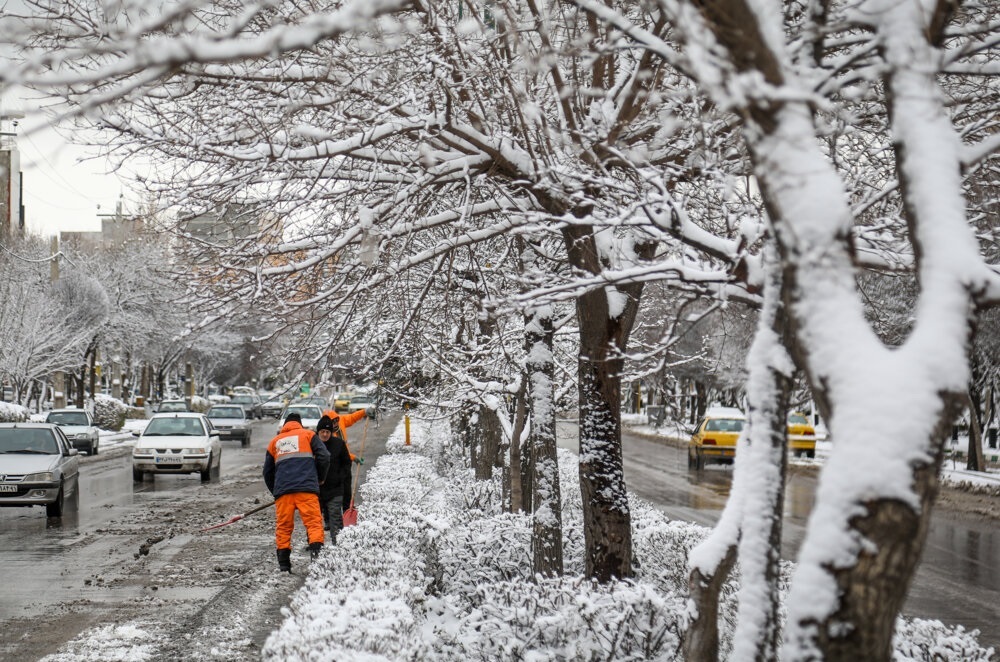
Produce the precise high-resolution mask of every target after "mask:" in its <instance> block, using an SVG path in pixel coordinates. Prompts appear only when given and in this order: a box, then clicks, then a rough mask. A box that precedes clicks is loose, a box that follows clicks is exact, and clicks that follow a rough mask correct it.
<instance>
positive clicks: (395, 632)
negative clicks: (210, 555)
mask: <svg viewBox="0 0 1000 662" xmlns="http://www.w3.org/2000/svg"><path fill="white" fill-rule="evenodd" d="M414 427H415V428H416V429H415V430H414V434H413V438H414V443H413V445H412V446H409V447H407V446H404V445H403V443H402V437H403V432H402V430H401V429H397V431H396V432H394V433H393V435H392V436H391V438H390V440H389V442H388V443H387V453H386V454H385V455H383V456H382V457H381V458H380V459H379V461H378V463H377V464H376V465H375V466H374V467H372V468H371V469H370V470H369V472H368V475H367V478H366V482H365V484H364V485H363V486H362V488H361V490H362V497H363V501H362V505H361V506H360V507H359V510H360V519H359V523H358V524H357V526H353V527H348V528H347V529H345V530H344V531H343V532H342V533H341V534H340V536H339V538H338V540H337V545H336V547H335V548H333V549H332V550H327V551H326V552H324V554H323V555H322V556H321V558H320V559H319V560H318V561H316V562H314V563H313V564H312V566H311V568H310V571H309V578H308V579H307V581H306V584H305V585H304V586H303V588H302V589H301V590H300V591H299V592H298V593H296V595H295V596H294V597H293V599H292V603H291V606H290V607H289V608H288V609H286V610H284V612H283V613H284V615H285V621H284V623H283V624H282V625H281V627H280V628H279V629H278V630H276V631H275V632H274V633H272V635H271V636H270V638H269V639H268V641H267V643H266V644H265V647H264V649H263V651H262V658H263V659H264V660H282V661H285V660H288V661H297V660H302V661H305V660H320V659H322V660H345V661H353V660H358V661H360V660H431V661H442V662H443V661H445V660H482V661H484V662H485V661H486V660H491V661H492V660H536V661H539V662H540V661H547V660H680V659H682V653H681V650H680V648H681V638H682V634H683V631H684V628H685V627H686V616H685V614H686V613H687V612H686V606H687V605H686V586H687V557H688V554H689V552H690V550H691V548H692V547H694V546H695V545H696V544H698V543H699V542H700V541H701V540H702V539H703V538H704V536H705V535H706V533H707V530H706V529H704V528H703V527H700V526H697V525H694V524H690V523H686V522H676V521H670V520H668V519H667V518H666V517H665V516H664V515H663V514H662V513H661V512H659V511H657V510H656V509H655V508H653V507H652V506H650V505H649V504H648V503H646V502H644V501H642V500H640V499H637V498H634V497H633V498H632V499H631V508H632V524H633V544H634V554H635V559H636V577H635V579H634V580H630V581H616V582H611V583H608V584H603V585H602V584H596V583H594V582H592V581H590V580H589V579H586V578H585V577H583V567H584V562H583V532H582V527H583V515H582V508H581V497H580V491H579V483H578V475H579V474H578V468H577V464H576V457H575V455H573V454H571V453H569V452H568V451H563V450H560V452H559V469H560V480H561V488H562V490H561V491H562V497H563V535H564V541H563V544H564V557H565V563H564V565H565V570H566V574H565V575H564V576H563V577H556V578H540V577H532V576H531V558H530V540H531V518H530V517H529V516H527V515H523V514H510V513H504V512H502V508H501V505H500V504H501V499H500V481H499V479H497V480H493V481H477V480H475V478H474V476H473V474H472V472H471V471H470V470H468V469H466V468H465V467H464V466H462V464H461V461H460V458H461V453H460V452H456V451H455V450H454V449H451V448H448V447H447V445H446V442H447V437H446V436H439V437H433V436H432V435H434V434H437V435H441V431H440V422H439V421H438V422H436V423H435V424H434V426H433V427H432V426H430V425H426V426H425V425H424V424H423V422H422V421H415V425H414ZM784 565H785V567H784V573H783V574H784V575H785V576H786V577H787V574H788V572H789V570H790V567H791V564H784ZM737 582H738V576H737V577H734V578H733V579H732V580H731V581H730V582H729V583H728V584H727V585H726V586H725V587H724V589H723V593H722V603H721V609H720V611H721V618H720V636H721V642H720V644H721V653H722V655H723V656H726V655H727V654H728V653H729V651H731V648H732V641H731V639H732V632H733V622H734V618H735V613H736V590H737ZM895 648H896V650H895V659H896V660H900V661H909V660H927V661H930V660H934V661H935V662H938V661H941V662H944V661H955V662H958V661H960V660H962V661H964V660H985V659H987V657H986V654H987V651H985V650H984V649H982V648H981V647H979V646H978V644H977V643H976V641H975V636H974V634H970V633H967V632H965V631H963V630H962V629H961V628H957V629H956V628H949V627H946V626H944V625H942V624H940V623H938V622H935V621H932V622H926V621H915V620H906V619H900V621H899V626H898V634H897V637H896V640H895Z"/></svg>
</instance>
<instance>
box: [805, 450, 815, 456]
mask: <svg viewBox="0 0 1000 662" xmlns="http://www.w3.org/2000/svg"><path fill="white" fill-rule="evenodd" d="M806 457H816V451H815V450H811V451H806Z"/></svg>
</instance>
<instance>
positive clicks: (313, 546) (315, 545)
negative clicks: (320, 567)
mask: <svg viewBox="0 0 1000 662" xmlns="http://www.w3.org/2000/svg"><path fill="white" fill-rule="evenodd" d="M321 549H323V543H321V542H311V543H309V556H310V557H312V558H313V559H314V560H315V559H318V558H319V552H320V550H321Z"/></svg>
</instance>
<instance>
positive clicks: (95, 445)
mask: <svg viewBox="0 0 1000 662" xmlns="http://www.w3.org/2000/svg"><path fill="white" fill-rule="evenodd" d="M99 446H100V444H98V442H96V441H95V442H93V443H92V444H90V454H91V455H97V451H98V447H99Z"/></svg>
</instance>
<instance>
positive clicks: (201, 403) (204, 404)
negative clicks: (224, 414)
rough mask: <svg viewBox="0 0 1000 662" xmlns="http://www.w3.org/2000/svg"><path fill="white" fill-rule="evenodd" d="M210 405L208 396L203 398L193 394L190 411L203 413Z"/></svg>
mask: <svg viewBox="0 0 1000 662" xmlns="http://www.w3.org/2000/svg"><path fill="white" fill-rule="evenodd" d="M211 406H212V402H211V401H210V400H209V399H208V398H203V397H201V396H200V395H195V396H192V397H191V411H196V412H198V413H199V414H204V413H205V412H206V411H208V408H209V407H211Z"/></svg>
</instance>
